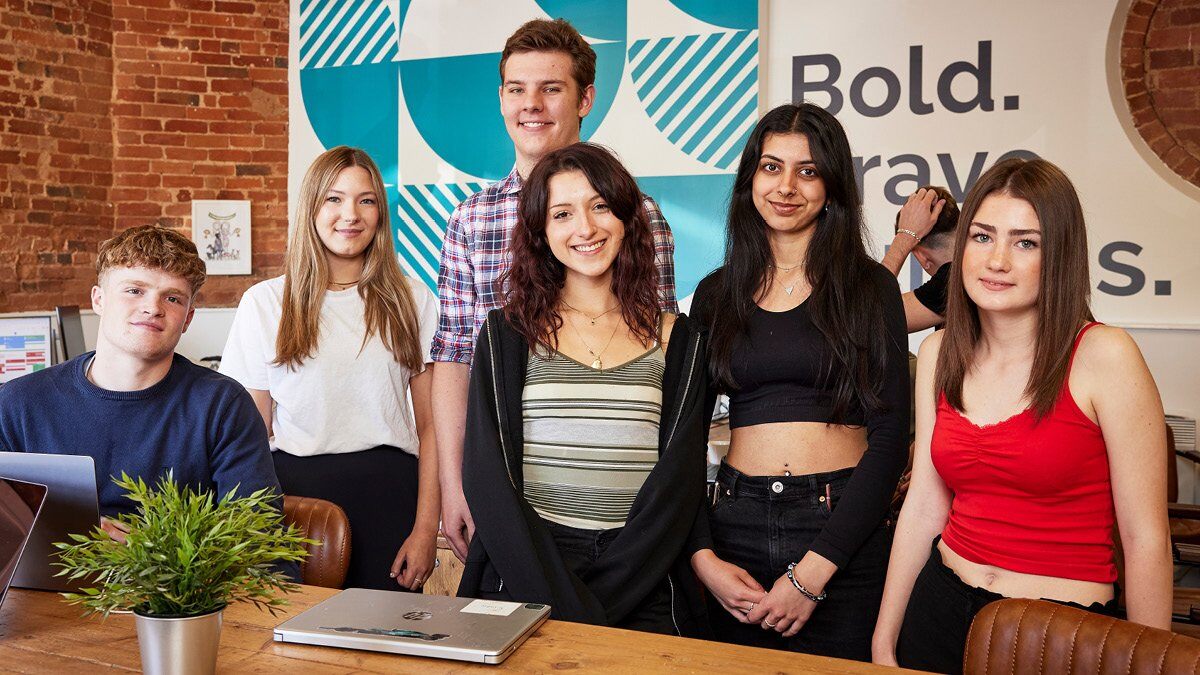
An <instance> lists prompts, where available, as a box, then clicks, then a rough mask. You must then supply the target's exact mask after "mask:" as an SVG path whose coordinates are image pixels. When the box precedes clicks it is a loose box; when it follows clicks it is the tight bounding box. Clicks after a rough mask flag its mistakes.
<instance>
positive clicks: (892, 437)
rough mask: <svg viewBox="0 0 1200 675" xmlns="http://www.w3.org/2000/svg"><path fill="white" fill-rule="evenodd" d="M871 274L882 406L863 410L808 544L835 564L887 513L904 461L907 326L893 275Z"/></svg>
mask: <svg viewBox="0 0 1200 675" xmlns="http://www.w3.org/2000/svg"><path fill="white" fill-rule="evenodd" d="M876 267H878V269H874V270H872V274H871V278H872V280H873V281H874V284H875V287H876V288H877V289H878V291H879V299H880V304H881V306H882V310H883V326H884V328H885V329H886V331H887V339H886V340H885V342H886V350H887V354H886V362H885V364H884V369H883V372H882V373H880V377H882V378H883V382H882V389H881V391H880V398H881V399H882V400H883V409H882V410H879V411H876V412H871V411H870V410H867V412H866V418H867V450H866V452H865V453H863V456H862V459H861V460H859V462H858V466H856V467H855V468H854V473H853V474H852V475H851V476H850V481H849V482H848V483H847V485H846V489H845V490H844V491H843V492H842V496H841V499H840V500H839V502H838V503H837V504H836V506H835V508H834V510H833V514H832V515H831V516H830V517H829V521H828V522H827V523H826V524H825V528H824V529H823V530H822V531H821V534H819V535H817V538H816V540H815V541H813V544H812V547H811V550H812V551H813V552H815V553H818V554H820V555H821V556H822V557H824V558H826V559H827V560H829V561H830V562H832V563H833V564H835V565H837V566H838V567H839V568H841V567H844V566H845V565H846V563H847V562H848V561H849V560H850V558H852V557H853V556H854V554H855V553H856V552H857V551H858V549H859V547H860V546H862V544H863V542H864V541H866V539H867V537H869V536H870V535H871V533H873V532H874V531H875V529H876V528H877V527H879V523H880V522H881V521H883V519H884V518H885V517H886V516H887V511H888V508H889V507H890V505H891V501H892V495H893V494H894V493H895V491H896V483H897V482H899V480H900V474H901V473H903V471H904V467H905V466H907V464H908V428H909V417H910V415H911V414H912V413H911V410H910V401H909V399H910V396H911V393H910V387H909V383H908V331H907V329H906V325H905V321H904V304H903V302H902V301H901V299H900V287H899V286H898V285H897V284H896V279H895V277H893V276H892V275H891V274H889V273H888V271H887V270H886V269H885V268H884V267H883V266H882V265H876Z"/></svg>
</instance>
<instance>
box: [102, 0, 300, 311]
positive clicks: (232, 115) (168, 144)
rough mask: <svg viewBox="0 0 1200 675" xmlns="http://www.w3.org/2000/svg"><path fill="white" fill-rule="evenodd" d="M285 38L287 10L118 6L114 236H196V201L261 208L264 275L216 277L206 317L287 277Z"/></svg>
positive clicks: (208, 1) (276, 3)
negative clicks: (259, 284)
mask: <svg viewBox="0 0 1200 675" xmlns="http://www.w3.org/2000/svg"><path fill="white" fill-rule="evenodd" d="M287 40H288V3H287V0H271V1H262V2H250V1H244V2H222V1H220V0H217V1H215V2H214V1H212V0H113V132H114V143H113V189H112V202H113V208H114V217H115V226H116V229H118V230H120V229H124V228H126V227H131V226H133V225H140V224H143V223H148V222H156V223H159V224H161V225H165V226H167V227H174V228H179V229H180V230H182V231H184V232H185V233H187V234H188V235H189V236H190V228H191V200H193V199H249V200H251V220H252V222H253V242H252V245H253V249H254V251H255V253H254V255H253V258H252V262H253V268H254V272H255V274H254V276H253V278H247V277H243V276H236V277H226V276H220V277H210V278H209V281H208V283H206V284H205V286H204V290H203V294H202V296H201V298H200V303H201V305H202V306H205V307H214V306H228V305H236V304H237V301H238V299H239V298H240V297H241V294H242V292H243V291H244V290H245V289H246V288H248V287H249V286H250V284H252V283H253V282H255V281H258V280H260V279H264V278H266V277H268V276H272V275H275V274H278V273H279V271H280V270H281V269H282V263H283V251H284V243H285V238H286V236H287V146H288V142H287V116H288V113H287V104H288V101H287V51H288V49H287V47H288V45H287Z"/></svg>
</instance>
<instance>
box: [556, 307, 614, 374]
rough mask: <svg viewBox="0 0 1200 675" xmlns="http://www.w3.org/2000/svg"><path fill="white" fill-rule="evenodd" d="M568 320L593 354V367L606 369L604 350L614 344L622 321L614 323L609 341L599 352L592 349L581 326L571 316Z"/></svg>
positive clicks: (593, 323) (585, 346)
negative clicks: (603, 356)
mask: <svg viewBox="0 0 1200 675" xmlns="http://www.w3.org/2000/svg"><path fill="white" fill-rule="evenodd" d="M563 304H566V303H563ZM567 306H568V307H570V305H567ZM572 309H574V308H572ZM614 309H615V308H614ZM575 311H579V310H575ZM608 311H609V312H611V311H612V310H611V309H610V310H608ZM607 313H608V312H605V314H607ZM584 316H587V315H586V314H585V315H584ZM600 316H604V314H601V315H600ZM596 318H597V319H599V318H600V317H599V316H598V317H596ZM567 321H568V322H569V323H570V324H571V330H574V331H575V335H576V337H578V338H579V341H580V342H582V343H583V348H584V349H586V350H587V351H588V353H589V354H591V355H592V368H593V369H595V370H604V361H602V360H601V359H600V357H601V356H602V355H603V354H604V352H606V351H608V347H609V345H611V344H612V341H613V338H614V337H616V336H617V329H618V328H620V327H621V322H620V321H618V322H616V323H614V324H613V330H612V333H611V334H610V335H609V336H608V342H605V343H604V349H601V350H600V352H599V353H597V352H596V351H595V350H593V349H592V346H591V345H589V344H588V343H587V340H585V339H583V333H581V332H580V331H579V328H578V327H577V326H576V325H575V322H574V321H572V320H571V319H570V317H568V318H567ZM592 325H595V321H593V322H592Z"/></svg>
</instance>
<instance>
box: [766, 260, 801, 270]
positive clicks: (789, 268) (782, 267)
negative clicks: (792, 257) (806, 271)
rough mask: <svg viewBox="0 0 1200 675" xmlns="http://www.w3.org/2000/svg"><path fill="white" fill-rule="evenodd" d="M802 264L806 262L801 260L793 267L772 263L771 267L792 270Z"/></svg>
mask: <svg viewBox="0 0 1200 675" xmlns="http://www.w3.org/2000/svg"><path fill="white" fill-rule="evenodd" d="M802 265H804V263H802V262H800V263H796V264H795V265H792V266H791V267H784V266H783V265H775V264H772V265H771V267H774V268H775V269H777V270H783V271H784V272H791V271H792V270H794V269H796V268H797V267H800V266H802Z"/></svg>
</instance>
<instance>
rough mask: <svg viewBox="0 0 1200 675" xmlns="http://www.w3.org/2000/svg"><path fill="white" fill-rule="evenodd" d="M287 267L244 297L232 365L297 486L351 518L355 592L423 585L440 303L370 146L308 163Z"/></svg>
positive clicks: (227, 369) (434, 507)
mask: <svg viewBox="0 0 1200 675" xmlns="http://www.w3.org/2000/svg"><path fill="white" fill-rule="evenodd" d="M285 267H286V273H285V274H284V276H282V277H277V278H274V279H268V280H267V281H263V282H261V283H259V284H256V285H255V286H253V287H251V288H250V290H248V291H246V294H245V295H244V296H243V297H242V301H241V304H240V305H239V306H238V310H237V315H236V316H235V318H234V322H233V327H232V328H231V330H230V334H229V341H228V343H227V344H226V345H225V353H224V354H223V356H222V360H221V372H223V373H225V374H226V375H229V376H231V377H233V378H235V379H237V380H238V381H239V382H241V383H242V384H243V385H244V386H245V387H246V388H247V389H248V390H249V391H250V394H251V396H252V397H253V398H254V401H255V403H256V404H257V405H258V409H259V412H261V413H262V417H263V420H264V421H265V422H266V424H267V428H268V429H269V430H270V431H271V435H272V438H271V449H272V450H273V452H272V457H273V459H274V462H275V470H276V473H277V474H278V475H279V482H280V485H281V486H282V487H283V491H284V493H285V494H291V495H301V496H306V497H318V498H321V499H327V500H329V501H332V502H334V503H336V504H338V505H339V506H341V507H342V509H343V510H345V511H346V514H347V516H349V518H350V533H351V553H350V568H349V571H348V573H347V576H346V586H347V587H359V588H379V589H385V590H396V589H397V588H406V589H410V590H418V589H419V588H420V587H421V585H422V584H423V583H424V581H425V579H426V578H427V577H428V576H429V573H430V572H431V571H432V570H433V565H434V555H435V552H436V540H437V528H438V504H439V495H438V482H437V454H436V452H435V451H434V437H433V424H432V419H431V412H430V406H431V404H430V375H429V371H428V370H426V368H425V364H426V363H429V362H430V358H429V344H430V341H431V339H432V337H433V332H434V330H435V329H436V327H437V299H436V298H435V297H434V296H433V294H432V293H430V291H429V290H428V289H427V288H425V287H424V286H423V285H421V284H420V283H419V282H416V281H411V280H409V279H406V278H405V277H404V275H403V273H402V272H401V271H400V267H399V265H398V264H397V262H396V255H395V249H394V247H393V244H392V235H391V226H390V224H389V219H388V209H387V195H386V192H385V191H384V183H383V179H382V176H381V175H380V172H379V168H378V167H376V165H375V163H374V162H373V161H372V160H371V158H370V157H369V156H367V154H366V153H365V152H363V151H362V150H358V149H355V148H348V147H345V146H340V147H337V148H333V149H332V150H329V151H327V152H325V153H324V154H322V155H321V156H320V157H318V158H317V159H316V161H314V162H313V164H312V166H311V167H309V169H308V172H307V173H306V174H305V177H304V182H303V184H302V185H301V188H300V199H299V205H298V208H297V214H296V223H295V225H294V227H292V231H291V233H290V235H289V237H288V250H287V257H286V260H285ZM410 390H411V393H412V411H411V412H410V410H409V406H408V402H407V399H408V393H409V391H410ZM414 417H415V419H414ZM418 458H419V459H418Z"/></svg>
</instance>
